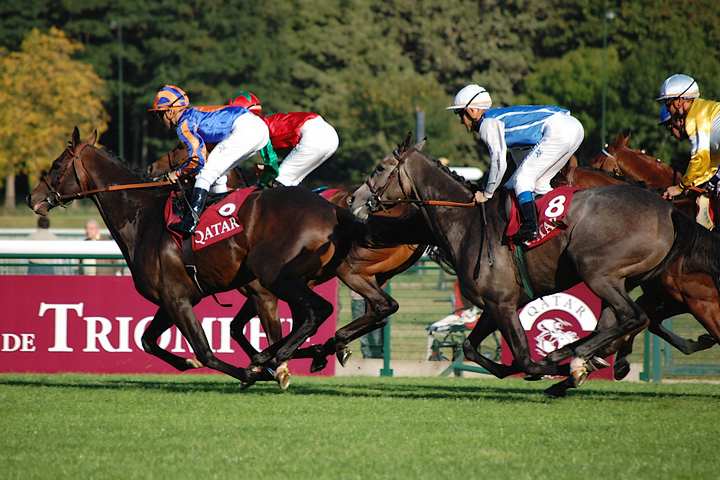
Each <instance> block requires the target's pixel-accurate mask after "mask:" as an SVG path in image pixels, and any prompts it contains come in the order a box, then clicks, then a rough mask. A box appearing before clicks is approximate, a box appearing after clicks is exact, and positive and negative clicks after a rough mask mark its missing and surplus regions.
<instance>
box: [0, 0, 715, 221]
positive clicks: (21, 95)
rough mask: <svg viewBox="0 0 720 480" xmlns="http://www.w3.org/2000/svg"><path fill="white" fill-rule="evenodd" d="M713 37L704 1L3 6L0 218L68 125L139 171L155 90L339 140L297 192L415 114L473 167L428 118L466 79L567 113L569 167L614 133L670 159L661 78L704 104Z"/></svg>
mask: <svg viewBox="0 0 720 480" xmlns="http://www.w3.org/2000/svg"><path fill="white" fill-rule="evenodd" d="M719 25H720V5H719V4H718V2H717V1H714V0H695V1H692V0H689V1H685V2H681V3H678V2H675V1H666V0H633V1H602V0H564V1H560V0H533V1H523V0H506V1H493V0H473V1H469V0H455V1H452V2H438V1H431V0H382V1H381V0H295V1H290V0H288V1H273V2H254V1H244V0H230V1H228V0H222V1H220V0H203V1H181V0H172V1H169V0H142V1H140V0H84V1H79V0H27V1H24V2H12V1H3V2H0V79H1V80H0V105H2V109H0V169H1V171H2V179H1V181H0V184H1V185H2V192H3V194H4V208H5V210H7V209H13V208H14V206H15V204H16V203H17V202H19V201H20V199H22V198H23V197H24V195H25V194H26V193H27V189H28V183H29V182H32V181H33V180H34V179H36V178H37V175H38V172H40V171H41V170H42V169H44V168H46V167H47V166H48V165H49V164H50V163H51V162H52V160H54V159H55V158H56V157H57V155H59V154H60V153H61V152H62V150H63V149H64V147H65V143H66V142H67V140H68V139H69V137H70V133H71V131H72V128H73V126H75V125H78V126H79V127H80V129H81V133H82V134H83V136H86V135H89V134H90V133H91V131H92V129H95V128H96V129H98V130H99V131H100V133H101V137H100V141H101V143H102V144H103V145H104V146H105V147H106V148H108V149H110V150H112V151H114V152H115V153H116V154H117V155H119V156H120V157H121V158H122V159H123V160H124V161H125V162H127V163H129V164H130V165H132V166H134V167H138V168H140V167H144V166H145V165H147V164H148V163H150V162H152V161H154V160H155V159H156V158H157V157H159V156H160V155H161V154H162V153H164V152H165V151H167V150H168V149H169V148H171V147H172V146H174V144H175V142H176V138H175V135H174V132H169V131H166V130H164V129H163V128H162V127H161V126H160V125H158V124H156V123H155V121H154V120H153V119H152V118H151V116H150V115H148V114H147V112H146V109H147V107H148V104H149V103H150V102H151V99H152V97H153V95H154V93H155V91H156V90H157V88H158V87H159V86H161V85H162V84H165V83H172V84H177V85H179V86H182V87H183V88H185V89H186V90H187V91H188V93H189V95H190V98H191V101H192V102H193V103H196V104H218V103H224V102H226V101H227V100H228V99H230V98H231V97H234V96H236V95H237V94H238V92H239V91H241V90H245V89H247V90H252V91H253V92H255V93H256V94H257V95H258V96H259V97H260V98H261V99H262V100H263V103H264V106H265V109H266V111H267V112H277V111H294V110H312V111H316V112H318V113H320V114H321V115H323V116H324V117H325V118H326V119H327V120H328V121H329V122H330V123H331V124H333V125H334V126H335V127H336V129H337V130H338V132H339V134H340V139H341V144H340V148H339V150H338V151H337V153H336V154H335V157H334V158H333V159H331V160H330V161H328V162H326V163H325V165H323V167H322V168H320V169H319V170H318V171H316V172H315V173H313V175H312V176H311V177H310V178H309V182H310V184H311V185H317V184H321V183H326V184H327V183H330V184H346V185H350V184H353V183H357V182H359V181H360V180H361V179H362V178H363V176H364V174H365V173H366V172H367V171H368V170H369V168H370V166H371V165H372V164H374V163H375V162H376V161H377V160H378V159H379V158H381V157H382V156H383V155H384V154H386V153H388V152H389V150H390V149H392V148H393V147H394V145H396V144H397V143H399V142H400V141H401V139H402V138H403V136H404V135H405V133H406V132H408V131H411V130H414V129H415V121H416V112H418V111H421V112H423V114H424V118H425V134H426V135H427V137H428V146H427V149H428V151H429V152H430V153H431V154H433V155H435V156H437V157H447V158H448V159H449V162H450V165H451V166H480V167H482V166H483V164H484V155H485V152H484V151H478V149H477V148H476V143H475V141H474V140H473V139H472V137H471V136H470V135H468V134H467V133H466V132H465V131H464V128H463V127H462V126H461V125H459V124H458V122H457V119H456V117H455V116H453V115H450V114H448V113H447V112H446V111H445V110H444V107H445V106H446V105H448V104H449V102H450V100H451V98H452V96H453V95H454V93H455V92H456V91H457V89H458V88H460V87H462V86H463V85H465V84H467V83H470V82H475V83H479V84H481V85H483V86H485V87H486V88H488V90H489V91H490V92H491V94H492V96H493V99H494V101H495V105H507V104H517V103H526V102H539V103H556V104H559V105H562V106H565V107H567V108H569V109H571V110H572V111H573V113H574V114H575V115H576V116H577V117H578V118H579V119H580V120H581V121H582V123H583V125H584V127H585V132H586V137H585V141H584V142H583V145H582V147H581V150H580V152H579V157H580V159H581V162H582V160H583V159H584V158H588V157H589V155H591V154H594V153H597V152H598V151H599V150H600V148H601V147H602V145H603V144H604V143H606V142H609V141H611V140H612V138H614V136H615V135H616V134H617V133H618V132H619V131H629V132H631V133H632V140H631V143H632V145H633V146H635V147H637V148H640V147H642V148H645V149H646V150H648V152H650V153H652V154H654V155H656V156H659V157H660V158H662V159H663V160H664V161H670V159H671V158H673V157H675V156H681V157H682V156H683V155H684V152H686V151H687V148H688V146H687V145H684V144H680V143H678V142H675V141H673V140H671V139H670V138H669V137H668V135H667V134H666V132H665V130H664V129H662V128H659V127H658V126H657V125H656V124H657V114H658V105H657V104H656V103H655V102H654V101H653V99H654V97H655V96H656V93H657V90H658V87H659V85H660V83H661V82H662V81H663V79H664V78H666V77H667V76H668V75H670V74H672V73H676V72H683V73H687V74H689V75H692V76H694V77H695V78H696V79H697V81H698V82H699V84H700V88H701V94H702V96H703V97H705V98H711V99H712V98H719V97H720V58H719V57H718V56H717V45H718V44H720V27H719ZM82 217H84V216H82ZM32 224H34V221H32V220H31V221H30V225H27V226H31V225H32ZM77 226H80V225H77Z"/></svg>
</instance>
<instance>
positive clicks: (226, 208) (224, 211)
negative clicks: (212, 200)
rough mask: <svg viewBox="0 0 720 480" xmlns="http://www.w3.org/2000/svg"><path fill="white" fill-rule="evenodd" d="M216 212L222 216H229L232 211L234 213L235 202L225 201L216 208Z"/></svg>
mask: <svg viewBox="0 0 720 480" xmlns="http://www.w3.org/2000/svg"><path fill="white" fill-rule="evenodd" d="M218 213H219V214H220V215H222V216H223V217H229V216H230V215H232V214H233V213H235V204H234V203H226V204H225V205H223V206H222V207H220V208H218Z"/></svg>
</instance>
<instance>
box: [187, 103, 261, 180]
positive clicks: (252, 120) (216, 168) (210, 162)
mask: <svg viewBox="0 0 720 480" xmlns="http://www.w3.org/2000/svg"><path fill="white" fill-rule="evenodd" d="M269 140H270V132H269V131H268V127H267V125H265V122H264V121H263V120H262V119H261V118H260V117H258V116H257V115H254V114H252V113H245V114H243V115H240V116H239V117H238V118H236V119H235V122H234V123H233V131H232V133H231V134H230V135H229V136H228V137H227V138H226V139H225V140H223V141H222V142H220V143H218V144H217V145H216V146H215V148H214V149H213V151H212V152H210V155H208V157H207V160H206V161H205V166H203V168H202V169H201V170H200V173H198V175H197V178H196V179H195V187H197V188H202V189H203V190H210V186H211V185H212V192H213V193H223V192H226V191H227V176H226V175H225V173H226V172H227V171H228V170H230V169H231V168H233V167H234V166H235V165H237V164H238V163H240V162H242V161H243V160H245V159H246V158H249V157H251V156H252V155H254V154H255V153H256V152H257V151H259V150H260V149H261V148H263V147H264V146H265V145H266V144H267V142H268V141H269Z"/></svg>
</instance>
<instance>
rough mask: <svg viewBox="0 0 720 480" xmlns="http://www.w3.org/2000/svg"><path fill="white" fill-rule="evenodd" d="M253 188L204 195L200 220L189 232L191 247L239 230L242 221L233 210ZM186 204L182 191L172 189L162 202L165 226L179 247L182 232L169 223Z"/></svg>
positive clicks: (178, 216)
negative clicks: (192, 232)
mask: <svg viewBox="0 0 720 480" xmlns="http://www.w3.org/2000/svg"><path fill="white" fill-rule="evenodd" d="M256 190H257V188H256V187H254V186H253V187H246V188H239V189H237V190H233V191H231V192H229V193H220V194H212V195H208V200H207V203H206V205H205V210H203V212H202V214H201V215H200V222H199V223H198V226H197V228H196V229H195V233H194V234H193V235H192V240H191V245H192V250H193V251H198V250H202V249H203V248H205V247H208V246H210V245H213V244H215V243H217V242H220V241H222V240H225V239H226V238H229V237H232V236H233V235H237V234H238V233H240V232H242V230H243V225H242V224H240V223H239V222H238V218H237V212H238V211H239V210H240V208H241V207H242V205H243V204H244V203H245V201H246V200H247V198H248V197H249V196H250V194H252V193H253V192H255V191H256ZM187 208H188V206H187V200H186V199H185V198H184V193H183V192H178V191H174V192H172V193H171V194H170V195H169V196H168V199H167V201H166V202H165V228H167V230H168V231H169V232H170V234H171V235H172V238H173V239H174V240H175V243H176V244H177V246H178V248H179V249H180V250H182V244H183V236H182V235H181V234H179V233H178V232H176V231H174V230H171V229H170V228H169V225H171V224H173V223H177V222H178V221H180V219H181V218H182V215H183V214H184V213H185V211H186V210H187Z"/></svg>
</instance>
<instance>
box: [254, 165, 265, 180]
mask: <svg viewBox="0 0 720 480" xmlns="http://www.w3.org/2000/svg"><path fill="white" fill-rule="evenodd" d="M263 171H265V165H263V164H262V163H256V164H255V176H256V177H258V178H260V176H261V175H262V174H263Z"/></svg>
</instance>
